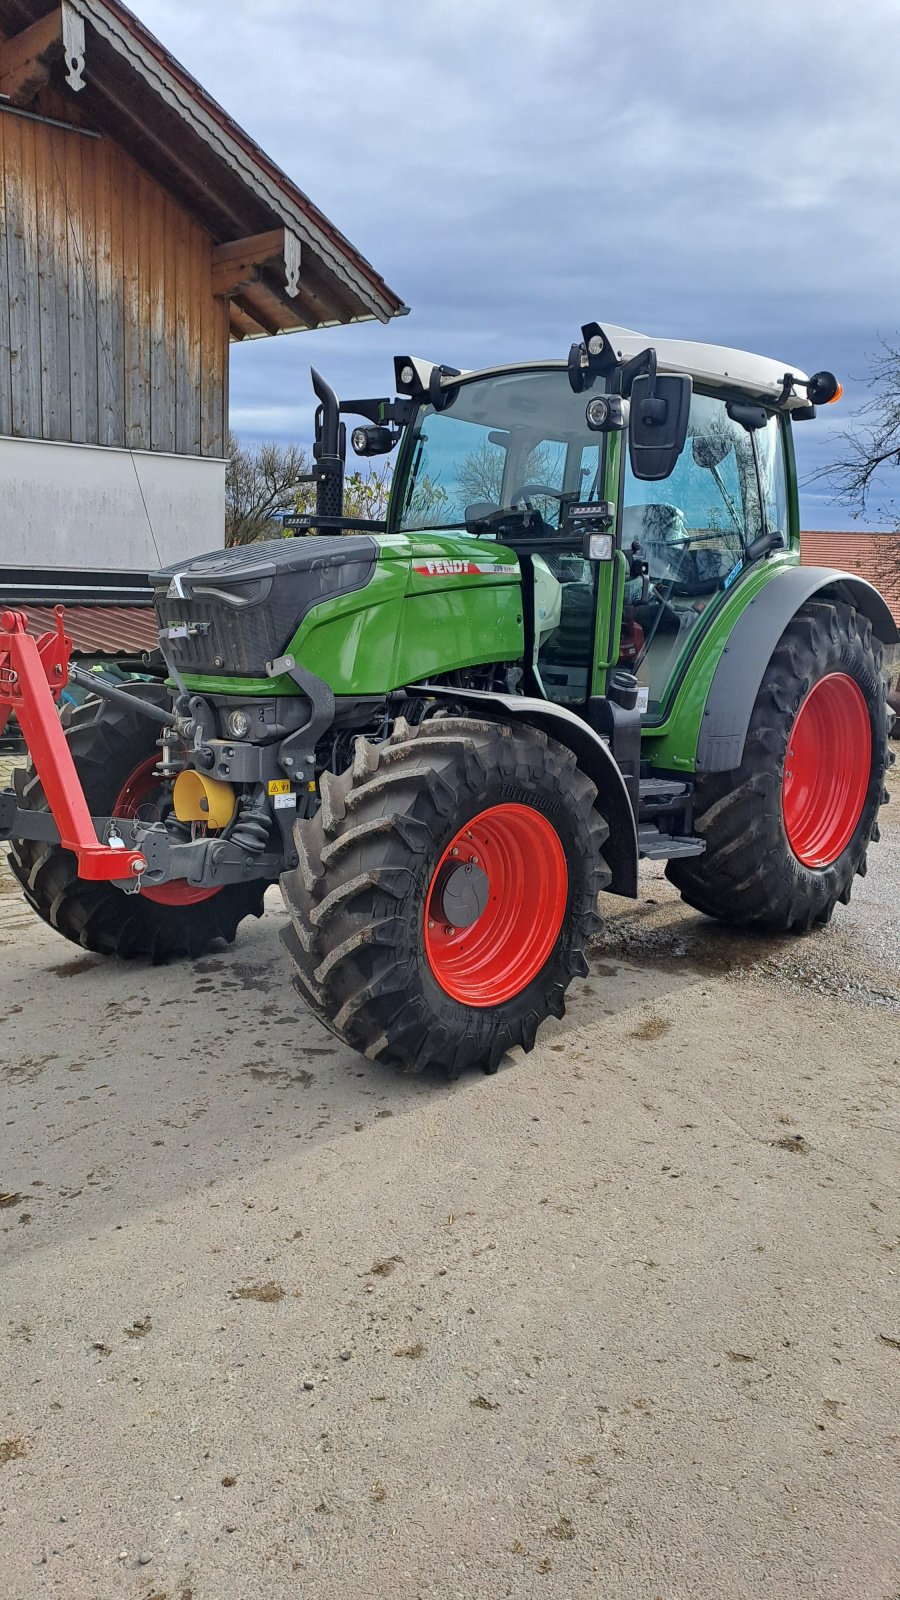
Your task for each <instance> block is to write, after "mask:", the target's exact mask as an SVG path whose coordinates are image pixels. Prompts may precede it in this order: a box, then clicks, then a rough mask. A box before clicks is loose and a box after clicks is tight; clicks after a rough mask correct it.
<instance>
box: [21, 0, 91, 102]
mask: <svg viewBox="0 0 900 1600" xmlns="http://www.w3.org/2000/svg"><path fill="white" fill-rule="evenodd" d="M60 58H62V59H63V60H64V61H65V64H66V82H67V84H68V85H69V88H70V89H73V90H75V91H76V92H77V90H79V89H83V88H84V19H83V18H82V17H80V16H79V14H78V12H77V11H75V10H74V9H73V7H72V6H70V5H68V4H67V0H62V3H61V5H59V6H58V7H57V8H56V10H54V11H50V12H48V14H47V16H46V17H41V19H40V21H39V22H33V23H32V24H31V26H30V27H29V28H23V30H22V32H21V33H14V34H13V35H12V37H11V38H8V39H6V40H5V41H4V42H3V43H2V44H0V94H4V95H6V96H7V97H8V98H9V99H10V100H11V101H12V102H13V104H14V105H20V106H24V105H28V104H29V103H30V102H31V101H32V100H33V99H34V97H35V95H37V94H38V93H39V92H40V90H41V89H43V88H44V86H45V85H46V83H47V82H48V80H49V77H50V69H51V67H52V66H53V63H54V61H58V60H60Z"/></svg>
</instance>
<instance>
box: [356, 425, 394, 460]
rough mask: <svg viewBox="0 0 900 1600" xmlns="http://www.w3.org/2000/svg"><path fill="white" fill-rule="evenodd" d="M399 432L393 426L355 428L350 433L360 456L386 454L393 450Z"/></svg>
mask: <svg viewBox="0 0 900 1600" xmlns="http://www.w3.org/2000/svg"><path fill="white" fill-rule="evenodd" d="M398 438H399V434H396V433H394V431H393V429H392V428H382V427H374V428H354V429H353V432H352V433H351V435H350V443H351V444H352V446H353V448H354V450H355V451H356V454H357V455H358V456H386V455H389V454H390V452H391V451H392V450H393V448H394V445H395V444H396V443H397V440H398Z"/></svg>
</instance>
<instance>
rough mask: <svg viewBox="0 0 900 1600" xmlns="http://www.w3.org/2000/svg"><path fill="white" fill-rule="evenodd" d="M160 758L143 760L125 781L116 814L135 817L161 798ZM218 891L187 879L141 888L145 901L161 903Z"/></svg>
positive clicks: (181, 902)
mask: <svg viewBox="0 0 900 1600" xmlns="http://www.w3.org/2000/svg"><path fill="white" fill-rule="evenodd" d="M158 761H159V756H150V757H149V758H148V759H147V760H146V761H142V762H141V765H140V766H139V767H136V768H135V770H134V772H133V773H132V774H131V777H130V778H129V779H128V780H127V781H126V782H125V783H123V785H122V787H121V789H120V790H119V794H118V798H117V799H116V802H115V804H114V806H113V816H114V817H123V818H125V819H127V818H128V817H136V816H137V814H138V812H139V811H140V809H141V807H142V806H148V805H152V804H153V803H154V801H156V800H157V799H158V798H159V796H160V795H161V794H162V792H163V785H162V782H161V780H160V779H159V777H158V776H157V775H156V772H155V770H154V769H155V767H156V765H157V763H158ZM219 892H220V891H219V890H218V889H197V888H195V887H194V885H193V884H190V883H188V882H187V880H186V879H184V878H182V879H176V880H175V881H174V882H173V883H160V884H158V885H157V886H156V887H155V888H153V887H148V888H146V889H142V890H141V894H142V895H143V896H144V899H145V900H155V901H156V903H157V905H161V906H196V905H199V903H200V901H201V900H211V899H212V897H213V895H214V894H219Z"/></svg>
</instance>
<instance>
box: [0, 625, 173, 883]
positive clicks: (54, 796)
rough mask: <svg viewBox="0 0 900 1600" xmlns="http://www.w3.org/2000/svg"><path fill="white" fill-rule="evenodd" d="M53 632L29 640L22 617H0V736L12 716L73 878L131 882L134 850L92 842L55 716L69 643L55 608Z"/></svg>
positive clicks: (137, 856)
mask: <svg viewBox="0 0 900 1600" xmlns="http://www.w3.org/2000/svg"><path fill="white" fill-rule="evenodd" d="M54 611H55V614H56V632H55V633H45V634H42V635H41V637H40V639H32V637H31V635H30V634H28V633H26V631H25V630H26V628H27V626H28V618H27V617H26V615H25V613H24V612H23V611H4V612H0V733H2V731H3V729H4V727H5V726H6V723H7V720H8V718H9V714H10V712H11V711H14V712H15V713H16V719H17V721H18V724H19V727H20V728H21V730H22V733H23V735H24V737H25V743H26V744H27V746H28V749H29V751H30V752H31V757H32V760H33V761H34V765H35V767H36V769H37V774H38V777H39V778H40V780H41V783H42V785H43V788H44V793H45V795H46V796H47V800H48V802H49V805H50V810H51V812H52V813H53V819H54V821H55V823H56V826H57V827H58V829H59V836H60V842H61V843H62V846H63V848H64V849H65V850H71V851H72V852H73V854H74V855H75V856H77V858H78V875H79V877H81V878H87V879H91V880H94V881H97V880H107V879H125V878H137V877H139V876H140V874H141V873H142V872H143V871H144V868H145V867H146V864H147V863H146V861H145V859H144V857H143V856H142V855H141V853H140V851H139V850H121V849H113V847H112V846H111V845H108V844H101V843H100V842H99V840H98V838H97V830H96V828H95V827H94V824H93V821H92V818H91V814H90V811H89V810H88V803H87V801H86V799H85V797H84V790H83V789H82V787H81V782H80V780H79V777H78V773H77V772H76V770H75V763H74V761H73V760H72V753H71V751H70V749H69V746H68V743H67V741H66V736H65V734H64V733H63V730H62V726H61V724H60V720H59V716H58V714H57V710H56V701H57V700H58V699H59V696H60V695H61V694H62V691H63V689H64V688H65V686H66V682H67V679H68V675H69V657H70V655H71V654H72V644H71V640H69V639H67V638H66V635H65V631H64V628H63V617H64V615H65V612H64V608H63V607H62V606H55V607H54Z"/></svg>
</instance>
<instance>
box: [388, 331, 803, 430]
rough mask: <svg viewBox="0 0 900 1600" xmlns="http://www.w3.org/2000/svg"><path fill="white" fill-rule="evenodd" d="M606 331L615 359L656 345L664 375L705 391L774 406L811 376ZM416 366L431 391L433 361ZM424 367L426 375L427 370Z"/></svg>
mask: <svg viewBox="0 0 900 1600" xmlns="http://www.w3.org/2000/svg"><path fill="white" fill-rule="evenodd" d="M602 328H603V333H604V335H605V337H606V338H607V340H608V342H609V344H610V345H611V346H612V348H613V350H614V351H615V353H616V355H617V357H618V358H619V359H620V360H622V361H630V360H631V359H632V357H634V356H637V355H640V354H641V352H642V351H643V350H646V349H647V348H648V347H650V346H652V347H653V349H654V350H655V351H656V356H657V361H658V363H659V367H660V369H661V370H662V371H664V372H678V373H686V374H688V375H689V376H690V377H692V378H693V379H694V382H695V383H698V384H700V385H701V386H702V387H703V388H711V389H740V390H742V391H744V392H745V393H746V394H748V395H752V396H753V397H754V398H755V399H759V400H761V401H764V402H768V403H769V404H772V403H773V402H774V401H777V400H779V399H780V398H781V395H782V392H783V389H784V378H785V374H787V373H790V374H792V375H793V377H794V378H795V379H796V380H797V381H798V383H799V384H805V383H806V381H807V377H808V374H807V373H806V372H804V371H803V370H802V368H801V367H798V366H792V365H791V363H790V362H786V361H776V360H774V359H773V358H772V357H771V356H758V355H753V354H752V353H751V352H750V351H748V350H732V349H731V348H730V347H729V346H728V345H722V344H694V343H693V342H692V341H691V340H688V339H658V338H656V337H654V336H653V335H652V334H649V333H637V332H636V331H635V330H634V329H633V328H617V327H615V326H613V324H612V323H604V324H602ZM414 365H415V366H416V367H417V368H418V370H419V375H420V377H423V376H424V381H425V384H426V387H427V380H428V375H429V374H430V372H431V368H432V363H431V362H425V361H420V360H415V359H414ZM565 366H566V362H565V361H519V362H514V363H511V364H510V365H509V366H505V367H485V368H483V369H478V370H471V371H464V372H462V373H460V374H459V375H457V376H456V377H446V378H444V379H443V383H444V384H445V385H446V386H447V387H448V388H449V387H451V386H452V385H453V384H454V383H458V382H459V379H460V377H462V378H475V377H482V376H484V377H487V376H488V374H490V373H496V372H523V371H528V370H529V369H532V368H534V369H537V368H543V369H544V370H546V369H547V368H548V367H560V368H565ZM423 369H424V371H423ZM783 404H784V406H785V409H787V410H794V409H796V408H797V407H799V406H806V405H808V404H809V402H808V400H807V398H806V393H805V391H801V393H799V394H796V393H794V394H791V395H789V396H788V398H787V399H786V400H785V401H784V402H783Z"/></svg>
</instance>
